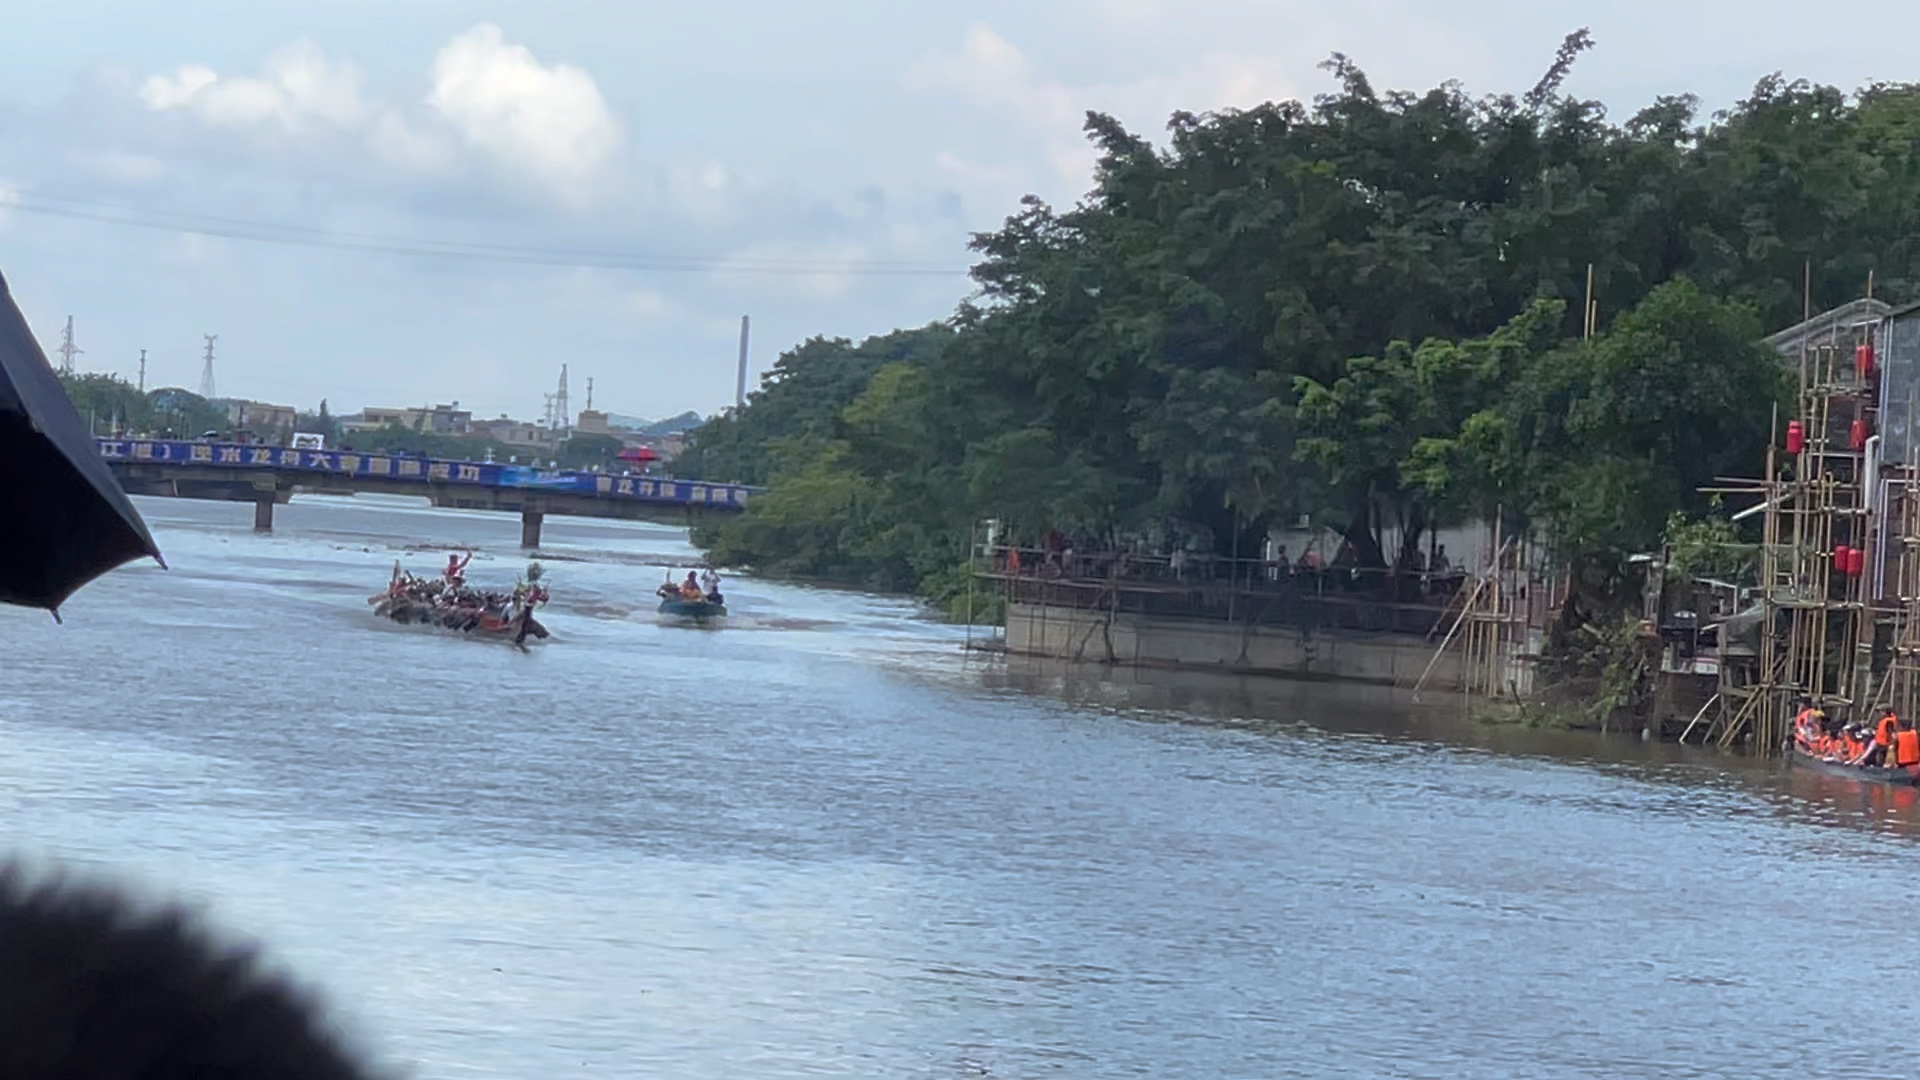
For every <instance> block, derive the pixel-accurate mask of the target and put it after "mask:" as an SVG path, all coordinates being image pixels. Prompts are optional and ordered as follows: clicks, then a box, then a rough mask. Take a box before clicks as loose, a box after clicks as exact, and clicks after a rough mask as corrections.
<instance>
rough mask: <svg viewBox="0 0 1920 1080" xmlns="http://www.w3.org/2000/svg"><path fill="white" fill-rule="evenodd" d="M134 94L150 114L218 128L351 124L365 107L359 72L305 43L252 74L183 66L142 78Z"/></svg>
mask: <svg viewBox="0 0 1920 1080" xmlns="http://www.w3.org/2000/svg"><path fill="white" fill-rule="evenodd" d="M139 93H140V100H141V101H142V102H144V103H145V104H146V106H147V107H148V108H149V109H152V110H154V111H155V112H168V111H185V112H190V113H192V114H194V115H195V116H198V117H199V118H200V119H202V120H204V121H206V122H207V123H209V124H213V125H215V126H219V127H234V128H247V127H255V126H261V125H271V126H273V127H277V128H279V129H280V130H282V131H286V132H289V133H297V132H301V131H304V130H307V129H309V128H311V127H312V126H313V125H315V124H316V123H318V124H322V125H325V126H328V127H333V128H353V127H357V126H358V125H359V124H360V123H361V122H362V121H363V120H364V118H365V117H366V115H367V112H368V108H369V106H368V104H367V102H366V101H364V100H363V99H362V98H361V96H360V72H359V71H358V70H357V69H356V68H354V66H353V65H351V64H345V63H335V62H333V61H332V60H329V59H328V58H327V56H326V54H325V53H323V52H321V51H320V47H319V46H318V45H315V44H313V43H312V42H308V41H296V42H294V43H293V44H291V45H288V46H287V47H285V48H283V49H280V50H277V51H276V52H274V53H273V54H271V55H270V56H268V57H267V59H266V62H265V63H264V64H262V65H261V69H260V74H259V76H257V77H251V76H244V75H240V76H224V77H223V76H221V75H220V74H218V73H217V72H215V71H214V70H213V69H212V68H209V67H207V66H206V65H204V64H185V65H182V66H181V67H180V68H178V69H177V70H175V71H174V73H173V74H171V75H155V76H153V77H152V78H149V79H147V80H146V81H145V82H144V83H142V84H141V85H140V91H139Z"/></svg>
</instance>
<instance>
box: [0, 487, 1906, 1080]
mask: <svg viewBox="0 0 1920 1080" xmlns="http://www.w3.org/2000/svg"><path fill="white" fill-rule="evenodd" d="M141 508H142V511H143V513H145V514H147V515H148V520H149V522H150V524H151V525H152V526H153V530H154V533H155V535H156V537H157V539H158V540H159V541H160V544H161V546H162V548H163V550H164V551H165V553H166V556H167V559H168V561H169V563H170V565H171V567H172V569H171V570H167V571H162V570H160V569H159V568H157V567H153V566H151V565H140V566H133V567H128V568H126V569H123V570H121V571H117V572H115V573H113V574H111V575H109V576H107V577H106V578H104V579H102V580H101V581H99V582H97V583H95V584H94V585H92V586H90V587H89V588H87V589H86V590H83V591H82V592H81V593H80V594H78V595H77V596H76V597H75V598H74V599H73V600H72V601H71V602H70V604H69V606H68V607H67V609H66V610H65V611H64V613H63V614H64V616H65V618H66V624H65V625H64V626H55V625H54V624H53V623H52V622H51V621H50V620H48V619H47V618H46V616H45V615H44V614H42V613H35V612H29V611H20V610H12V609H9V610H6V611H4V612H0V643H3V644H4V647H5V651H6V656H7V670H8V672H9V675H10V678H9V679H8V680H7V681H6V683H5V686H4V689H0V792H4V794H3V795H0V806H3V807H4V808H5V813H6V825H7V836H8V837H9V841H10V843H11V844H12V845H13V847H14V848H15V850H17V851H24V852H26V853H28V854H29V855H30V856H33V857H35V858H38V859H44V860H57V861H59V862H61V863H64V864H67V865H73V866H78V867H80V868H81V869H83V870H86V871H89V872H93V873H99V874H110V875H112V876H114V877H117V878H120V879H123V880H130V881H132V882H135V883H137V884H138V885H140V886H141V887H143V888H144V889H146V890H148V891H153V892H159V893H162V894H167V895H176V896H184V897H186V898H188V899H190V900H193V901H195V902H198V903H201V904H204V905H206V906H207V907H208V908H209V910H210V912H211V914H212V916H213V917H214V918H215V919H216V920H217V921H218V922H219V924H220V925H222V926H224V927H227V928H229V929H230V930H232V931H233V932H234V933H244V934H247V935H253V936H257V937H258V938H259V939H261V940H263V941H264V942H265V943H266V944H267V946H268V948H269V949H270V951H271V953H272V955H273V956H275V957H276V958H278V959H279V960H280V961H282V962H284V963H285V964H287V965H288V966H290V967H291V968H292V969H294V970H295V971H296V972H297V973H298V974H299V976H300V977H301V978H303V979H305V980H307V981H308V982H309V983H311V984H314V985H316V986H317V987H319V988H320V990H321V991H322V992H323V993H324V995H325V997H326V999H327V1000H328V1001H329V1002H330V1003H331V1005H332V1007H333V1009H334V1011H335V1013H336V1015H337V1017H338V1021H339V1023H340V1024H342V1025H343V1026H344V1027H345V1028H346V1029H347V1030H349V1031H350V1032H351V1033H353V1035H354V1037H355V1038H356V1040H357V1041H358V1042H359V1044H360V1045H361V1046H363V1047H364V1048H365V1049H366V1050H367V1051H368V1052H369V1053H370V1054H372V1055H373V1056H374V1057H375V1058H376V1059H377V1060H379V1061H381V1062H384V1063H387V1064H390V1065H393V1066H397V1067H399V1068H401V1069H403V1070H407V1071H409V1072H411V1073H412V1074H413V1075H416V1076H419V1077H422V1078H427V1080H457V1078H478V1077H488V1078H491V1077H502V1078H505V1077H513V1078H526V1077H570V1076H598V1077H674V1078H706V1077H716V1078H717V1077H755V1078H777V1077H798V1076H837V1077H1000V1078H1014V1077H1037V1076H1059V1077H1136V1076H1137V1077H1156V1078H1160V1077H1196V1078H1199V1077H1207V1078H1221V1077H1224V1078H1249V1080H1253V1078H1259V1080H1265V1078H1276V1077H1316V1078H1321V1077H1435V1078H1442V1077H1444V1078H1450V1080H1451V1078H1459V1077H1510V1076H1529V1077H1607V1078H1620V1077H1696V1076H1698V1077H1704V1076H1738V1077H1794V1078H1796V1080H1799V1078H1803V1077H1807V1076H1822V1077H1856V1076H1857V1077H1881V1076H1891V1075H1905V1074H1906V1073H1908V1072H1910V1071H1911V1067H1910V1066H1909V1065H1908V1064H1907V1060H1906V1059H1907V1052H1904V1051H1901V1050H1900V1049H1899V1047H1901V1046H1902V1045H1904V1036H1905V1035H1906V1034H1907V1033H1908V1032H1912V1031H1915V1030H1920V1023H1916V1021H1917V1020H1920V1016H1916V1012H1917V1011H1920V1010H1917V1008H1916V1005H1915V1004H1914V1001H1913V999H1912V998H1909V997H1908V996H1907V993H1908V985H1907V983H1906V979H1905V977H1904V976H1902V977H1898V978H1895V977H1893V976H1892V975H1891V974H1890V973H1897V972H1899V971H1903V970H1912V969H1914V968H1915V967H1916V966H1920V934H1915V933H1914V932H1913V928H1912V926H1911V924H1910V918H1911V916H1910V914H1909V912H1910V911H1911V898H1912V896H1913V895H1914V892H1915V881H1916V874H1915V864H1916V858H1917V856H1920V812H1917V811H1916V809H1915V806H1914V800H1913V798H1912V793H1911V792H1905V793H1900V796H1899V797H1896V796H1895V795H1894V794H1892V793H1889V792H1885V791H1867V790H1864V789H1862V788H1860V787H1857V786H1855V785H1853V784H1852V783H1850V782H1848V781H1845V780H1827V779H1823V778H1819V777H1809V776H1806V775H1804V774H1791V773H1787V772H1785V771H1784V770H1781V769H1778V768H1774V767H1771V766H1767V765H1763V764H1757V763H1752V762H1748V761H1745V760H1743V759H1739V758H1726V757H1719V756H1715V755H1713V754H1710V753H1705V752H1695V751H1691V750H1683V749H1678V748H1674V747H1670V746H1657V745H1656V746H1645V745H1642V744H1640V743H1638V742H1635V741H1632V740H1626V739H1614V740H1601V739H1597V738H1594V737H1592V736H1588V735H1583V734H1566V733H1542V732H1529V731H1523V730H1515V729H1502V728H1487V727H1478V726H1474V725H1471V724H1467V723H1465V722H1463V721H1462V720H1460V719H1459V718H1458V716H1457V715H1456V713H1457V706H1448V705H1446V704H1445V703H1444V702H1442V703H1433V702H1429V703H1427V704H1425V705H1419V706H1416V705H1414V704H1412V703H1409V702H1406V701H1403V700H1401V699H1400V698H1398V697H1397V696H1396V695H1394V694H1392V693H1389V692H1386V691H1380V690H1361V689H1350V688H1336V687H1329V686H1324V685H1312V684H1289V683H1276V682H1265V681H1254V680H1235V679H1225V678H1204V677H1198V676H1174V675H1164V674H1161V675H1153V674H1141V673H1125V672H1120V673H1115V672H1103V671H1100V670H1098V669H1086V668H1074V667H1069V666H1065V665H1057V664H1040V663H1022V662H1018V661H1012V662H1006V661H999V660H991V659H986V658H982V657H980V656H977V655H976V656H967V655H964V654H963V653H962V651H961V650H960V649H959V648H958V645H959V644H960V642H961V640H962V636H963V634H964V631H963V630H960V629H957V628H953V627H947V626H940V625H936V624H933V623H929V622H927V621H924V620H921V619H918V618H916V617H915V615H914V612H913V610H912V609H911V608H910V607H909V606H908V605H906V604H903V603H901V602H898V601H895V600H889V599H883V598H877V597H872V596H865V595H860V594H855V593H844V592H832V591H825V590H812V589H803V588H796V587H785V586H780V585H775V584H769V583H766V582H760V581H753V580H747V579H735V580H731V581H729V582H728V585H727V589H726V591H727V593H728V598H729V603H730V605H731V606H732V607H734V609H735V610H736V612H737V616H736V618H735V619H734V625H732V626H729V627H727V628H726V629H723V630H705V631H703V630H694V629H687V628H681V627H664V626H660V625H658V624H657V623H656V622H655V619H654V615H653V603H652V601H651V599H650V594H651V591H652V589H653V587H654V586H655V585H657V584H658V583H659V581H660V580H661V576H662V572H661V571H660V570H659V569H658V568H657V564H658V563H659V562H660V561H661V560H683V559H690V558H692V557H693V552H692V550H691V549H690V548H689V547H688V546H687V544H686V539H685V534H684V533H683V532H679V531H675V530H671V529H665V528H660V527H654V526H644V525H629V524H622V523H612V522H595V521H583V520H574V519H564V518H559V519H550V520H549V521H548V523H547V528H546V534H547V535H546V539H547V540H548V541H549V543H550V546H549V547H548V548H547V549H545V551H546V552H547V553H548V555H549V557H548V558H547V559H546V565H547V568H548V571H549V575H550V579H551V584H552V588H553V591H554V594H555V601H554V604H553V607H552V610H551V611H550V613H549V614H548V616H547V619H546V621H547V623H548V625H549V626H551V628H552V629H553V631H554V634H555V640H554V641H552V642H549V643H547V644H546V645H544V646H541V647H536V648H535V649H534V650H533V651H532V652H531V653H530V654H520V653H517V652H515V651H514V650H512V649H510V648H508V647H506V646H502V645H494V644H480V643H469V642H464V641H459V640H454V639H451V638H448V637H444V636H440V635H438V634H434V633H432V632H427V631H416V630H408V629H403V628H398V627H393V626H390V625H384V624H380V623H377V622H376V621H375V620H374V619H373V618H372V616H371V615H370V614H369V612H368V608H367V605H366V604H365V602H364V598H365V597H366V596H367V595H369V594H370V593H372V592H374V591H376V590H377V589H378V588H380V587H381V586H382V585H383V584H384V582H385V579H386V575H387V572H388V570H389V568H390V567H391V566H392V564H393V562H394V560H395V559H396V558H404V559H406V560H407V561H408V564H409V565H410V566H411V567H413V568H415V569H418V570H422V571H431V570H433V569H436V568H437V566H438V565H439V563H440V562H442V561H444V551H445V549H446V547H447V546H449V545H453V544H469V545H472V546H474V547H475V548H477V549H478V550H479V551H480V555H479V556H478V557H477V558H476V559H475V560H474V563H473V565H472V566H471V567H470V568H469V571H468V575H469V577H470V578H471V579H474V580H476V581H487V580H497V581H503V582H510V581H511V580H512V578H513V576H514V575H515V574H516V573H517V572H519V571H520V570H521V569H522V567H523V565H524V559H523V558H522V556H521V555H520V554H519V553H518V552H517V551H516V550H515V549H514V545H515V543H516V541H517V538H518V527H519V526H518V521H517V519H515V518H512V517H509V516H504V515H491V514H479V513H469V512H456V511H437V510H431V509H427V508H425V507H424V506H421V505H416V504H410V503H407V502H405V501H400V500H389V501H382V500H375V499H367V498H362V499H358V500H349V499H329V498H306V497H302V498H300V499H296V500H295V502H294V503H292V504H291V505H289V506H284V507H281V508H280V510H279V513H278V514H277V515H276V521H275V524H276V527H277V529H278V530H279V531H278V532H277V533H276V534H275V535H273V536H272V537H256V536H254V535H252V534H251V533H250V532H249V531H248V528H247V527H248V526H249V525H250V523H251V516H250V513H249V512H248V511H247V508H246V507H244V506H241V505H237V504H222V503H195V502H188V501H184V500H141ZM410 547H417V548H420V549H423V550H419V551H410V550H409V549H410ZM1890 1054H1891V1056H1889V1055H1890Z"/></svg>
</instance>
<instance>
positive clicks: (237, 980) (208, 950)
mask: <svg viewBox="0 0 1920 1080" xmlns="http://www.w3.org/2000/svg"><path fill="white" fill-rule="evenodd" d="M372 1075H373V1074H372V1073H371V1072H369V1071H368V1070H366V1069H364V1068H363V1067H362V1066H360V1065H359V1064H357V1063H356V1062H355V1061H354V1060H353V1059H352V1058H351V1057H349V1056H348V1055H347V1053H346V1052H345V1051H344V1050H343V1049H342V1048H341V1047H340V1046H339V1045H338V1044H337V1042H336V1040H335V1039H334V1038H333V1036H332V1035H331V1033H329V1032H328V1031H327V1030H326V1028H325V1027H324V1026H323V1024H322V1023H321V1021H320V1019H319V1016H318V1012H317V1010H316V1009H315V1007H314V1006H313V1004H312V1003H311V1002H310V1001H309V1000H308V999H307V998H306V997H305V996H303V995H302V994H301V993H300V992H299V991H297V990H295V989H294V988H293V987H292V986H290V985H288V984H287V983H286V982H284V981H283V980H281V979H280V978H278V977H276V976H273V975H271V974H269V973H266V972H264V971H263V970H262V968H261V964H260V960H259V958H258V956H257V954H256V953H255V951H254V950H252V949H247V948H236V947H231V946H227V945H223V944H221V943H219V942H218V941H216V940H215V939H214V938H213V937H212V936H211V935H210V934H208V933H207V932H206V931H205V930H203V929H202V928H201V927H200V926H199V925H198V923H197V920H195V919H193V918H192V917H191V916H190V915H189V914H188V913H187V912H186V911H184V910H182V909H180V908H177V907H170V908H163V909H158V910H147V909H142V908H140V907H138V906H136V905H135V904H134V903H132V901H131V900H130V899H129V898H128V897H126V896H125V895H123V894H121V893H118V892H116V891H114V890H112V889H109V888H106V887H103V886H99V885H75V884H72V883H68V882H64V881H57V880H56V881H46V882H35V881H33V880H30V879H29V878H28V877H27V875H26V874H24V873H23V872H22V871H21V870H20V869H19V868H18V867H9V866H0V1080H109V1078H111V1080H173V1078H180V1080H186V1078H189V1077H193V1078H199V1080H255V1078H258V1080H266V1078H268V1077H272V1078H275V1080H368V1078H370V1077H371V1076H372Z"/></svg>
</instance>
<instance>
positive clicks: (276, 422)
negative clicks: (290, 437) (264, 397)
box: [227, 398, 297, 435]
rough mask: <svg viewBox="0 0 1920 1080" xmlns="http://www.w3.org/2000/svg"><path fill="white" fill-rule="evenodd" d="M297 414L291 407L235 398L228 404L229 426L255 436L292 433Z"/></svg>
mask: <svg viewBox="0 0 1920 1080" xmlns="http://www.w3.org/2000/svg"><path fill="white" fill-rule="evenodd" d="M296 412H297V410H296V409H294V407H293V406H291V405H268V404H267V403H265V402H262V401H247V400H244V399H241V398H234V399H230V400H229V401H228V402H227V426H228V427H230V428H234V429H236V430H242V429H243V430H246V431H251V432H253V433H254V434H255V435H266V434H269V433H271V432H278V431H292V430H293V418H294V416H295V414H296Z"/></svg>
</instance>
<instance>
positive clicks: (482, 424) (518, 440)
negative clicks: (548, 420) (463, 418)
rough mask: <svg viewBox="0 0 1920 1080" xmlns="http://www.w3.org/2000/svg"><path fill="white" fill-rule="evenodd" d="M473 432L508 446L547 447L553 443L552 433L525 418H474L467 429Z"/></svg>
mask: <svg viewBox="0 0 1920 1080" xmlns="http://www.w3.org/2000/svg"><path fill="white" fill-rule="evenodd" d="M469 430H470V431H471V432H472V433H473V434H475V435H479V436H481V437H483V438H488V439H492V440H493V441H494V442H498V443H506V444H507V445H508V446H527V447H549V446H552V445H553V433H552V432H550V431H548V430H547V429H546V428H543V427H541V426H540V425H538V424H534V423H530V422H528V421H525V420H514V419H512V418H510V417H506V416H502V417H500V418H499V419H497V420H475V421H473V423H472V425H471V428H470V429H469Z"/></svg>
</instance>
